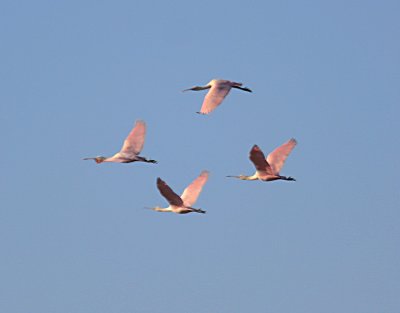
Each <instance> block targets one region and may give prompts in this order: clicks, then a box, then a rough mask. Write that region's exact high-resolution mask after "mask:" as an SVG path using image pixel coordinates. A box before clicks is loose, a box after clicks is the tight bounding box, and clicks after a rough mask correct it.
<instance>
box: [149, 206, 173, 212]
mask: <svg viewBox="0 0 400 313" xmlns="http://www.w3.org/2000/svg"><path fill="white" fill-rule="evenodd" d="M153 210H154V211H157V212H172V209H171V208H170V207H168V208H160V207H158V206H157V207H155V208H153Z"/></svg>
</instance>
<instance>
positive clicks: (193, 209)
mask: <svg viewBox="0 0 400 313" xmlns="http://www.w3.org/2000/svg"><path fill="white" fill-rule="evenodd" d="M190 209H191V210H192V211H193V212H196V213H202V214H206V211H204V210H202V209H195V208H190Z"/></svg>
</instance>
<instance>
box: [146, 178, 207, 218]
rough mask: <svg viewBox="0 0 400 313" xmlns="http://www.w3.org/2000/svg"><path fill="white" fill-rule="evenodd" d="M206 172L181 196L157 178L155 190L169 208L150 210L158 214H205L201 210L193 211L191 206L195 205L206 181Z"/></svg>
mask: <svg viewBox="0 0 400 313" xmlns="http://www.w3.org/2000/svg"><path fill="white" fill-rule="evenodd" d="M208 174H209V173H208V171H202V172H201V173H200V176H199V177H197V178H196V179H195V180H194V181H193V182H192V183H191V184H190V185H189V186H187V187H186V189H185V190H184V191H183V193H182V195H181V196H178V195H177V194H176V193H175V192H174V191H173V190H172V189H171V188H170V187H169V186H168V185H167V183H166V182H165V181H163V180H162V179H161V178H160V177H158V178H157V188H158V190H159V191H160V193H161V195H162V196H163V197H164V198H165V199H167V201H168V203H169V206H168V207H167V208H160V207H155V208H152V210H154V211H158V212H174V213H178V214H186V213H191V212H196V213H206V211H203V210H201V209H195V208H193V207H192V205H194V204H195V202H196V200H197V198H198V196H199V194H200V192H201V190H202V188H203V186H204V184H205V183H206V181H207V179H208Z"/></svg>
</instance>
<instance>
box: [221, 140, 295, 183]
mask: <svg viewBox="0 0 400 313" xmlns="http://www.w3.org/2000/svg"><path fill="white" fill-rule="evenodd" d="M296 144H297V141H296V140H295V139H294V138H292V139H290V140H289V141H288V142H286V143H284V144H283V145H281V146H280V147H278V148H276V149H275V150H274V151H272V152H271V153H270V154H269V155H268V157H267V158H265V156H264V153H263V152H262V151H261V149H260V148H259V147H258V146H257V145H254V146H253V148H252V149H251V150H250V161H251V162H253V164H254V166H255V167H256V172H255V174H254V175H252V176H246V175H239V176H227V177H235V178H239V179H242V180H257V179H258V180H262V181H272V180H278V179H282V180H290V181H295V179H294V178H293V177H286V176H282V175H280V174H279V172H280V170H281V169H282V167H283V164H284V163H285V160H286V158H287V157H288V155H289V154H290V152H292V150H293V148H294V147H295V146H296Z"/></svg>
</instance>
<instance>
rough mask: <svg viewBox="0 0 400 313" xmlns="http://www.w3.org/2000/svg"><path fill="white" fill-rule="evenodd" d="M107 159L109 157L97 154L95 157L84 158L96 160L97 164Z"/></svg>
mask: <svg viewBox="0 0 400 313" xmlns="http://www.w3.org/2000/svg"><path fill="white" fill-rule="evenodd" d="M105 159H107V158H106V157H103V156H97V157H95V158H84V160H94V161H95V162H96V163H97V164H98V163H103V162H104V160H105Z"/></svg>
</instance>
